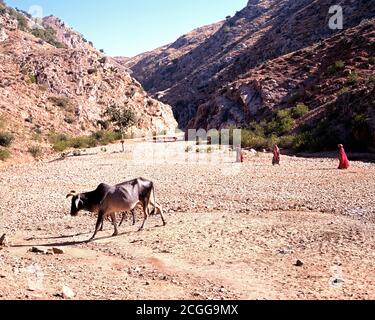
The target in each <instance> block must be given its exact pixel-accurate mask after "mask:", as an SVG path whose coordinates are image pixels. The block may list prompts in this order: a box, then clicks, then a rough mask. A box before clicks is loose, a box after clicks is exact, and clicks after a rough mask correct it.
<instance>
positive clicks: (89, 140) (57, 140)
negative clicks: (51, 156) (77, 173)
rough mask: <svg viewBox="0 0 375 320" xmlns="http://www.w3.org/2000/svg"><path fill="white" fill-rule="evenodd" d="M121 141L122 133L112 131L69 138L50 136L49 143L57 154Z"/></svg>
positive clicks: (62, 135)
mask: <svg viewBox="0 0 375 320" xmlns="http://www.w3.org/2000/svg"><path fill="white" fill-rule="evenodd" d="M118 140H121V133H119V132H112V131H98V132H95V133H93V134H92V135H91V136H80V137H69V136H67V135H64V134H55V133H53V134H50V135H49V142H50V143H51V144H52V147H53V149H54V150H55V151H56V152H63V151H65V150H67V149H69V148H74V149H84V148H95V147H97V146H98V145H100V146H104V145H108V144H110V143H113V142H115V141H118Z"/></svg>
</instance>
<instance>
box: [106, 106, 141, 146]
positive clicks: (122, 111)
mask: <svg viewBox="0 0 375 320" xmlns="http://www.w3.org/2000/svg"><path fill="white" fill-rule="evenodd" d="M104 117H106V118H108V120H109V121H110V122H111V123H112V125H113V126H114V127H115V128H116V129H117V130H118V131H119V132H120V133H121V136H122V151H123V152H124V151H125V149H124V134H125V131H126V130H127V129H129V128H130V127H131V126H133V125H134V124H135V123H136V116H135V114H134V112H133V111H132V110H130V109H129V108H127V107H126V106H123V107H119V106H117V105H112V106H110V107H108V108H107V110H106V111H105V113H104Z"/></svg>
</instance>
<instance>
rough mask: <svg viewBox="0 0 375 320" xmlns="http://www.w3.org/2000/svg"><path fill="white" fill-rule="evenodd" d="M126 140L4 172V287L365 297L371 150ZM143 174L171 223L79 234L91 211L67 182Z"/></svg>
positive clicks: (109, 294)
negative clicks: (274, 152)
mask: <svg viewBox="0 0 375 320" xmlns="http://www.w3.org/2000/svg"><path fill="white" fill-rule="evenodd" d="M126 148H127V151H126V152H125V153H113V152H114V151H117V150H120V149H121V148H120V146H118V145H114V146H111V147H109V148H108V150H107V152H101V151H100V149H93V150H90V151H89V153H90V155H87V156H81V157H74V158H68V159H65V160H57V161H51V162H40V163H36V164H27V165H20V166H15V167H11V168H8V169H6V170H3V171H2V172H1V176H0V181H1V189H0V219H1V220H0V236H1V235H2V234H4V233H5V234H6V235H7V241H8V245H7V246H4V247H0V299H62V298H63V297H64V296H65V298H76V299H374V298H375V271H374V267H373V266H374V263H375V197H374V193H375V179H374V177H375V165H374V164H369V163H363V162H353V163H352V168H351V169H350V170H348V171H338V170H336V167H337V165H338V163H337V161H336V160H334V159H328V158H327V159H326V158H322V159H304V158H295V157H283V158H282V165H281V166H280V167H273V166H272V165H271V159H272V156H271V155H269V154H258V155H250V154H248V155H247V161H246V163H244V164H243V165H240V166H238V165H235V164H234V163H233V160H234V159H235V155H234V154H231V153H229V152H227V151H220V150H214V151H213V152H212V153H210V154H207V153H203V152H201V153H198V152H196V150H195V149H196V148H195V146H194V147H193V150H192V151H191V152H190V153H186V152H185V149H186V146H185V145H184V143H180V142H178V143H172V144H146V143H145V144H137V145H128V146H127V147H126ZM95 153H97V154H95ZM139 176H143V177H145V178H148V179H151V180H153V181H155V183H156V196H157V201H158V202H159V203H160V204H162V206H163V208H164V210H165V211H166V218H167V221H168V225H167V226H166V227H161V220H160V218H159V217H153V218H151V219H150V220H149V222H148V224H147V226H146V230H145V231H143V232H141V233H139V232H137V226H139V224H140V223H141V221H138V222H137V226H131V224H130V220H129V221H128V222H127V223H126V225H124V226H122V228H121V235H120V236H118V237H115V238H112V237H110V236H111V234H112V233H113V230H112V226H111V225H110V224H109V223H106V228H105V231H104V232H102V233H101V234H100V235H99V238H98V240H97V241H95V242H92V243H87V242H86V240H87V239H89V238H90V236H91V235H92V232H93V231H94V225H95V217H93V216H90V215H87V214H82V215H80V216H79V217H77V218H71V217H70V216H68V215H67V214H68V213H69V210H70V203H69V200H66V199H65V196H66V194H67V193H68V192H69V191H70V190H76V191H79V192H80V191H89V190H92V189H95V187H96V186H97V185H98V184H99V183H101V182H106V183H110V184H114V183H119V182H123V181H125V180H129V179H132V178H135V177H139ZM138 215H139V218H141V214H140V213H139V214H138ZM32 247H39V248H42V249H43V248H45V249H46V250H47V249H48V248H59V249H62V252H61V254H56V253H55V254H50V253H48V252H47V253H34V252H30V249H31V248H32ZM42 251H43V250H42ZM298 260H299V262H298V263H297V261H298ZM64 286H65V287H68V288H70V289H71V291H72V292H70V291H69V290H67V288H65V290H63V287H64ZM73 294H74V296H73Z"/></svg>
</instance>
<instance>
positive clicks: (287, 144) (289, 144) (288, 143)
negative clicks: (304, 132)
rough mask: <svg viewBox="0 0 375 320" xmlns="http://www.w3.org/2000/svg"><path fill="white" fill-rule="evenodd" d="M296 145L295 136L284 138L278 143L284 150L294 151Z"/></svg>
mask: <svg viewBox="0 0 375 320" xmlns="http://www.w3.org/2000/svg"><path fill="white" fill-rule="evenodd" d="M294 144H295V136H293V135H289V136H282V137H281V138H280V139H279V142H278V145H279V147H281V148H283V149H293V147H294Z"/></svg>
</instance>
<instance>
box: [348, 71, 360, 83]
mask: <svg viewBox="0 0 375 320" xmlns="http://www.w3.org/2000/svg"><path fill="white" fill-rule="evenodd" d="M358 80H359V75H358V73H357V72H355V71H354V72H353V73H352V74H351V75H349V77H348V82H347V83H348V84H349V85H355V84H356V83H357V82H358Z"/></svg>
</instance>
